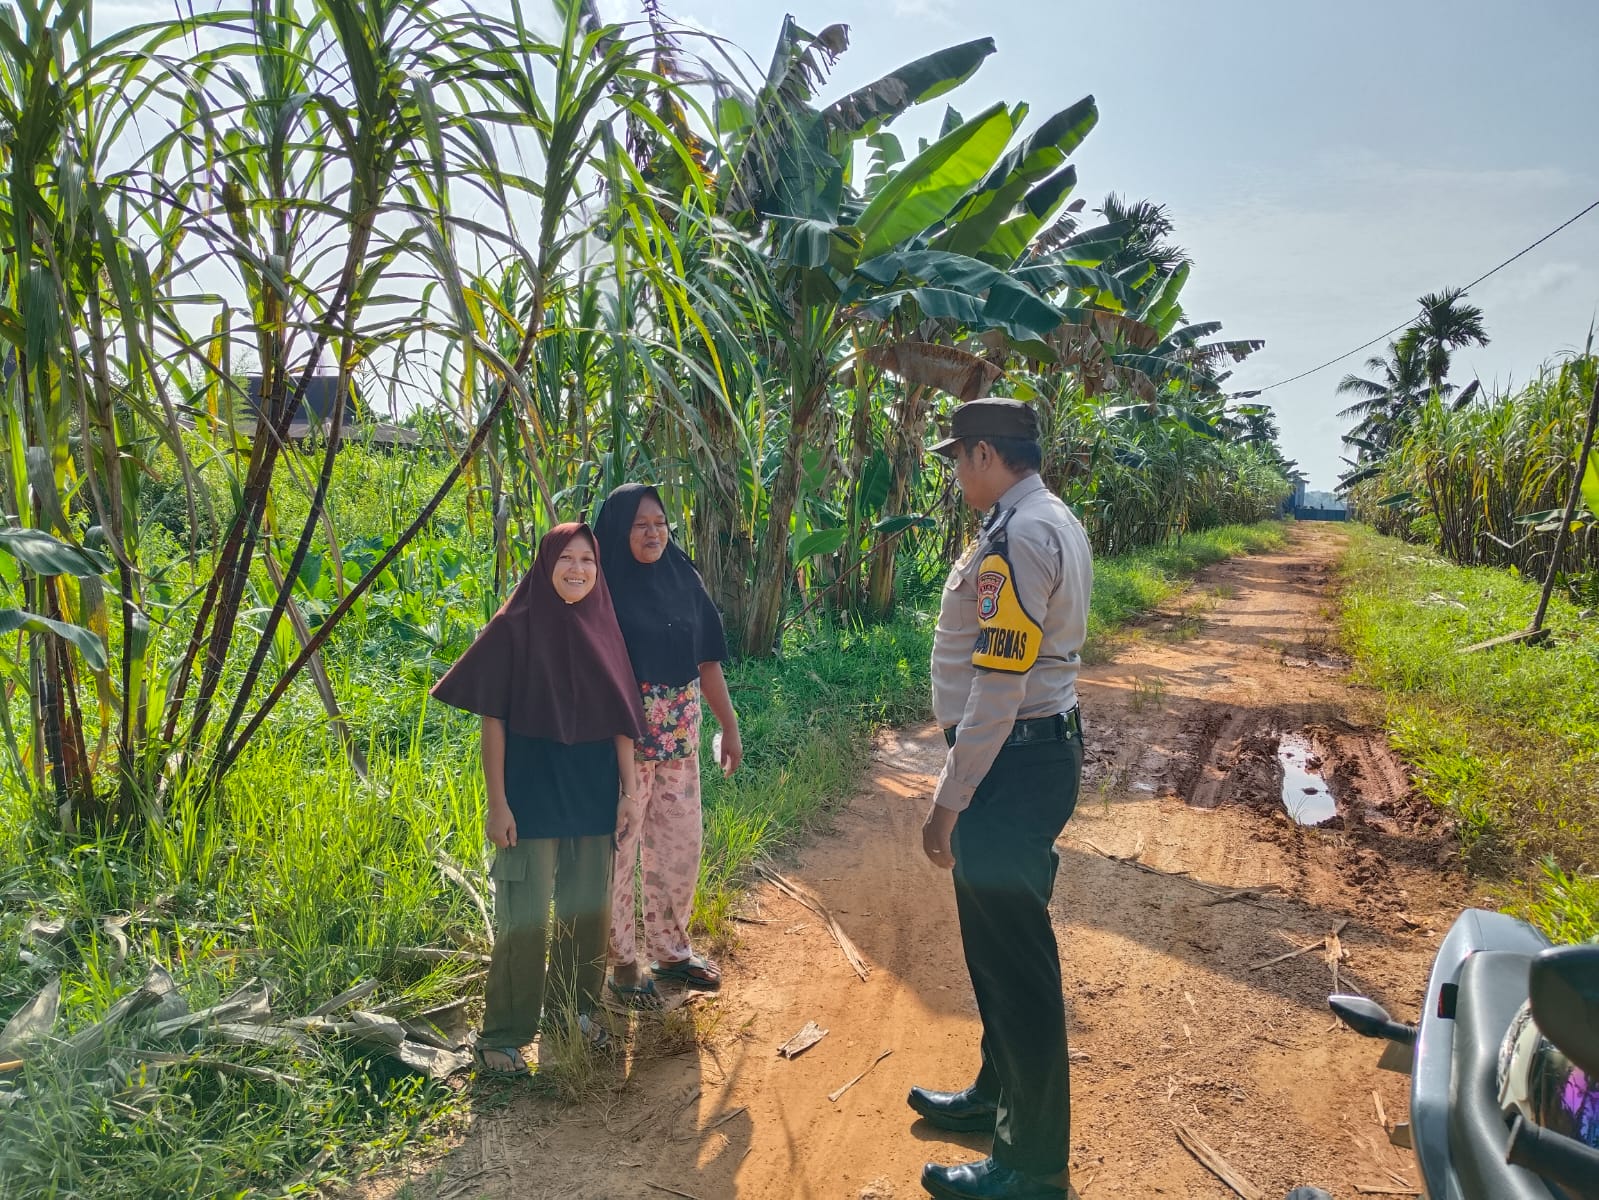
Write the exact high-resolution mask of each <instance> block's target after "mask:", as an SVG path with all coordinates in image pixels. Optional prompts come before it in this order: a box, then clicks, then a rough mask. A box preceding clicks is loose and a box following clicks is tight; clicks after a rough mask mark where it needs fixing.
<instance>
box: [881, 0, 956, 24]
mask: <svg viewBox="0 0 1599 1200" xmlns="http://www.w3.org/2000/svg"><path fill="white" fill-rule="evenodd" d="M894 16H896V17H898V18H901V19H906V18H911V17H919V18H921V19H923V20H927V21H936V22H938V23H939V24H940V25H953V24H954V23H955V0H894Z"/></svg>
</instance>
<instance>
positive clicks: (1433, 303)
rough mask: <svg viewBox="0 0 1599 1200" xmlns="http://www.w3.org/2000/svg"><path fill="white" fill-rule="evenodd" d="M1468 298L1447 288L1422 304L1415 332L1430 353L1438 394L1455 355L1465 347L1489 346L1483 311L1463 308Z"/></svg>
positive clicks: (1429, 367)
mask: <svg viewBox="0 0 1599 1200" xmlns="http://www.w3.org/2000/svg"><path fill="white" fill-rule="evenodd" d="M1465 294H1466V290H1465V288H1445V289H1444V290H1443V291H1441V292H1433V293H1431V294H1430V295H1426V296H1423V297H1422V298H1421V299H1420V301H1418V303H1419V304H1420V305H1421V313H1422V316H1421V320H1420V322H1419V323H1417V324H1416V325H1414V326H1412V328H1413V330H1414V331H1415V333H1416V335H1417V337H1418V338H1419V339H1420V341H1421V345H1422V348H1423V349H1424V350H1425V352H1426V362H1427V379H1428V382H1430V383H1431V384H1432V387H1433V390H1434V391H1438V392H1441V391H1442V390H1443V383H1444V376H1445V375H1447V374H1449V356H1450V353H1451V352H1452V351H1454V350H1456V349H1458V348H1459V347H1461V346H1486V345H1487V344H1488V333H1487V330H1485V329H1484V328H1483V323H1482V309H1480V308H1478V307H1477V306H1476V305H1474V304H1462V303H1461V302H1460V298H1461V297H1462V296H1464V295H1465Z"/></svg>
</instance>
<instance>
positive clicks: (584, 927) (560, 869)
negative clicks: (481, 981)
mask: <svg viewBox="0 0 1599 1200" xmlns="http://www.w3.org/2000/svg"><path fill="white" fill-rule="evenodd" d="M614 857H615V855H614V852H613V849H612V846H611V839H610V838H609V837H607V836H605V835H601V836H599V837H581V838H529V839H528V840H526V841H519V842H517V844H516V845H514V846H512V847H511V848H510V849H508V850H500V851H498V852H497V853H496V854H495V856H494V866H493V867H492V868H491V870H490V871H489V876H490V878H492V879H493V880H494V926H495V935H494V953H493V955H492V956H491V958H490V961H489V978H488V985H487V988H486V993H487V994H486V997H485V1000H486V1003H485V1006H484V1012H483V1033H482V1036H481V1044H482V1045H484V1046H491V1047H496V1048H498V1047H510V1046H525V1045H527V1044H528V1043H529V1042H531V1041H532V1040H533V1039H534V1037H535V1035H537V1033H538V1031H539V1025H540V1022H541V1021H542V1020H543V1018H544V1017H545V1015H546V1014H549V1015H550V1016H552V1017H555V1016H558V1015H559V1014H561V1013H563V1012H567V1013H576V1014H582V1013H592V1012H595V1011H596V1010H597V1009H598V1008H599V1007H600V993H601V989H603V988H604V986H605V953H606V943H607V939H608V937H609V931H610V925H611V863H612V860H613V858H614Z"/></svg>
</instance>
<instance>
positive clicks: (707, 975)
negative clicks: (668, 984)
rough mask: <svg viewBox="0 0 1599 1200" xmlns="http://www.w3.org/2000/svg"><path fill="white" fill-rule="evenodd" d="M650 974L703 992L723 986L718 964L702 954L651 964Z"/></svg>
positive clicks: (712, 990)
mask: <svg viewBox="0 0 1599 1200" xmlns="http://www.w3.org/2000/svg"><path fill="white" fill-rule="evenodd" d="M650 974H652V975H654V976H655V978H657V979H670V980H672V981H673V982H674V983H681V984H686V985H687V986H689V987H691V988H698V989H699V990H700V991H703V992H714V991H716V989H717V988H719V987H721V986H722V973H721V971H719V970H717V969H716V964H715V963H713V962H712V961H711V960H710V959H708V958H706V957H705V956H704V955H701V954H691V955H689V956H688V957H687V958H685V959H684V960H683V961H682V962H676V963H668V964H666V965H664V966H663V965H662V964H661V963H652V964H650Z"/></svg>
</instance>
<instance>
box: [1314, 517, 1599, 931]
mask: <svg viewBox="0 0 1599 1200" xmlns="http://www.w3.org/2000/svg"><path fill="white" fill-rule="evenodd" d="M1344 570H1345V573H1346V586H1345V590H1344V594H1343V636H1344V641H1345V643H1346V645H1347V647H1348V648H1349V650H1350V651H1351V653H1352V654H1353V655H1354V659H1355V670H1356V677H1357V679H1358V680H1360V681H1361V682H1364V683H1368V684H1370V685H1372V686H1374V687H1376V688H1379V689H1381V691H1382V693H1383V696H1384V705H1385V711H1386V720H1387V726H1388V733H1389V738H1390V740H1391V741H1392V742H1393V745H1394V747H1395V749H1397V750H1398V751H1399V752H1400V754H1402V755H1403V756H1404V757H1405V759H1406V761H1408V762H1409V763H1410V764H1411V766H1412V768H1413V771H1414V774H1415V777H1416V780H1417V785H1418V787H1420V789H1421V791H1422V793H1423V794H1424V795H1426V796H1427V797H1428V798H1430V799H1431V800H1433V801H1434V802H1436V803H1438V804H1441V805H1443V806H1445V807H1446V808H1448V809H1449V810H1450V811H1451V812H1452V813H1453V814H1454V815H1455V816H1456V818H1457V819H1458V821H1459V823H1460V830H1461V834H1462V839H1463V843H1464V845H1465V848H1466V852H1467V854H1468V856H1469V858H1470V860H1471V862H1472V864H1473V866H1474V867H1476V868H1477V869H1478V870H1479V871H1484V872H1486V873H1489V874H1493V875H1498V876H1500V877H1501V878H1503V879H1505V880H1506V885H1505V889H1506V896H1505V899H1506V902H1507V903H1508V904H1509V905H1510V906H1511V907H1513V908H1514V909H1516V910H1517V911H1519V912H1521V913H1523V914H1524V915H1527V916H1529V917H1530V918H1532V919H1533V920H1535V921H1536V922H1537V923H1538V924H1539V925H1541V926H1542V927H1543V928H1544V929H1545V930H1546V931H1547V932H1548V933H1549V934H1550V935H1551V936H1553V937H1556V938H1558V939H1560V940H1567V941H1578V940H1585V939H1588V938H1595V937H1599V876H1595V875H1594V874H1592V872H1593V871H1594V870H1595V869H1596V867H1599V623H1596V622H1595V620H1594V619H1593V616H1592V615H1591V614H1587V615H1583V614H1580V613H1579V612H1578V611H1577V609H1576V608H1575V607H1574V606H1573V605H1571V604H1569V603H1567V602H1565V601H1563V600H1562V599H1561V598H1560V597H1558V596H1557V597H1556V598H1555V601H1554V604H1553V605H1552V607H1551V609H1550V616H1549V621H1548V624H1549V626H1550V628H1551V629H1552V631H1553V633H1552V636H1551V638H1550V640H1549V641H1548V642H1547V643H1546V644H1545V645H1542V646H1525V645H1520V646H1515V645H1512V646H1501V647H1498V648H1495V649H1493V650H1487V651H1480V652H1477V653H1473V654H1461V653H1459V651H1460V649H1461V648H1462V647H1464V646H1469V645H1473V644H1475V643H1477V642H1481V641H1486V640H1488V639H1489V638H1493V637H1497V636H1499V635H1501V634H1505V633H1511V632H1514V631H1516V630H1518V629H1522V628H1525V627H1526V625H1527V623H1528V621H1529V620H1530V619H1531V616H1532V612H1533V610H1534V608H1535V607H1536V605H1537V602H1538V586H1537V584H1536V583H1534V582H1532V581H1530V580H1527V579H1523V578H1519V577H1517V576H1516V575H1515V574H1514V573H1512V572H1509V571H1504V570H1499V569H1495V568H1487V567H1474V568H1464V567H1457V566H1454V565H1453V564H1451V563H1449V562H1447V561H1445V560H1444V559H1441V558H1438V557H1436V556H1435V555H1433V554H1431V553H1430V552H1427V551H1423V550H1420V549H1418V548H1417V547H1414V546H1411V545H1408V544H1406V543H1404V542H1400V541H1396V540H1393V539H1391V538H1385V537H1382V536H1380V535H1378V534H1376V533H1373V532H1371V531H1370V530H1367V529H1364V528H1360V527H1355V528H1354V529H1353V530H1352V537H1351V542H1350V550H1349V554H1348V557H1347V558H1346V560H1345V566H1344Z"/></svg>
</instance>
